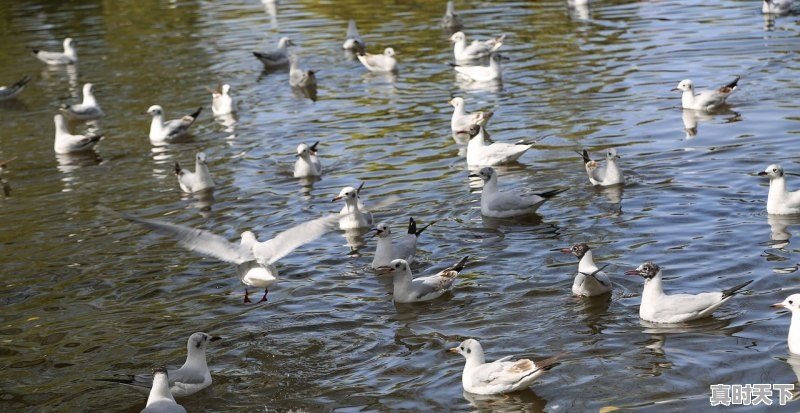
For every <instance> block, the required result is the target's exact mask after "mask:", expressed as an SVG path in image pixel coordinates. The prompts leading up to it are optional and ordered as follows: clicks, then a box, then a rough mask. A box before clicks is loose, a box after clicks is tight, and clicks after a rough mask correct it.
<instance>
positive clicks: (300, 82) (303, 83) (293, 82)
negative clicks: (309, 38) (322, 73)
mask: <svg viewBox="0 0 800 413" xmlns="http://www.w3.org/2000/svg"><path fill="white" fill-rule="evenodd" d="M289 85H290V86H292V87H299V88H315V87H317V76H316V74H315V72H314V71H313V70H306V69H304V68H302V67H300V58H299V57H298V56H297V55H291V56H289Z"/></svg>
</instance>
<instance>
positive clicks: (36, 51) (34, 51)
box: [31, 48, 39, 56]
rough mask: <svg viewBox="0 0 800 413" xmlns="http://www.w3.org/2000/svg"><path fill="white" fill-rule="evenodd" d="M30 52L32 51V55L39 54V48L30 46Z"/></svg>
mask: <svg viewBox="0 0 800 413" xmlns="http://www.w3.org/2000/svg"><path fill="white" fill-rule="evenodd" d="M31 53H32V54H33V55H34V56H36V55H37V54H39V49H34V48H31Z"/></svg>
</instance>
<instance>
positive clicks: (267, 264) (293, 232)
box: [122, 214, 339, 303]
mask: <svg viewBox="0 0 800 413" xmlns="http://www.w3.org/2000/svg"><path fill="white" fill-rule="evenodd" d="M122 217H123V218H124V219H126V220H128V221H131V222H134V223H137V224H139V225H142V226H144V227H146V228H148V229H150V230H151V231H153V232H156V233H158V234H161V235H165V236H169V237H173V238H175V240H176V241H177V242H178V245H180V246H182V247H183V248H186V249H188V250H191V251H197V252H199V253H201V254H203V255H207V256H210V257H214V258H217V259H220V260H222V261H225V262H230V263H232V264H236V272H237V274H238V275H239V278H240V279H241V280H242V283H243V284H244V285H245V286H248V287H256V288H263V289H264V296H263V297H262V298H261V300H260V301H258V302H259V303H261V302H264V301H267V293H268V292H269V287H270V286H271V285H272V284H274V283H275V282H277V281H278V269H277V268H276V267H275V263H276V262H277V261H278V260H280V259H281V258H283V257H285V256H286V255H288V254H289V253H291V252H292V251H294V250H295V249H297V248H299V247H301V246H303V245H305V244H308V243H309V242H311V241H314V240H316V239H317V238H319V237H321V236H322V235H324V234H325V233H326V232H329V231H332V230H333V229H335V227H334V223H335V222H336V221H337V220H338V219H339V216H338V215H336V214H328V215H326V216H323V217H320V218H316V219H312V220H309V221H305V222H303V223H301V224H298V225H295V226H294V227H291V228H289V229H287V230H285V231H283V232H281V233H279V234H278V235H276V236H275V238H272V239H270V240H267V241H264V242H258V239H256V236H255V234H253V233H252V232H251V231H245V232H243V233H242V234H241V243H240V244H234V243H232V242H229V241H228V240H226V239H225V238H223V237H220V236H219V235H215V234H212V233H211V232H208V231H204V230H201V229H195V228H191V227H187V226H184V225H177V224H172V223H169V222H164V221H159V220H154V219H144V218H138V217H134V216H132V215H129V214H122ZM244 302H245V303H249V302H251V301H250V297H249V294H248V290H247V288H245V291H244Z"/></svg>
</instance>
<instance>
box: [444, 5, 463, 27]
mask: <svg viewBox="0 0 800 413" xmlns="http://www.w3.org/2000/svg"><path fill="white" fill-rule="evenodd" d="M441 25H442V27H443V28H445V29H449V30H458V29H460V28H462V27H463V26H464V25H463V24H462V23H461V17H459V16H458V14H456V7H455V6H454V5H453V2H452V1H448V2H447V9H446V10H445V13H444V16H442V22H441Z"/></svg>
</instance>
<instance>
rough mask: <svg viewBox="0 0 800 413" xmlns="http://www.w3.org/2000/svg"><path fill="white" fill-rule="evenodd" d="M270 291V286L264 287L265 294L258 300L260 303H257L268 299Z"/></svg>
mask: <svg viewBox="0 0 800 413" xmlns="http://www.w3.org/2000/svg"><path fill="white" fill-rule="evenodd" d="M268 292H269V288H265V289H264V296H263V297H261V299H260V300H258V303H256V304H259V303H263V302H264V301H267V293H268Z"/></svg>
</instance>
